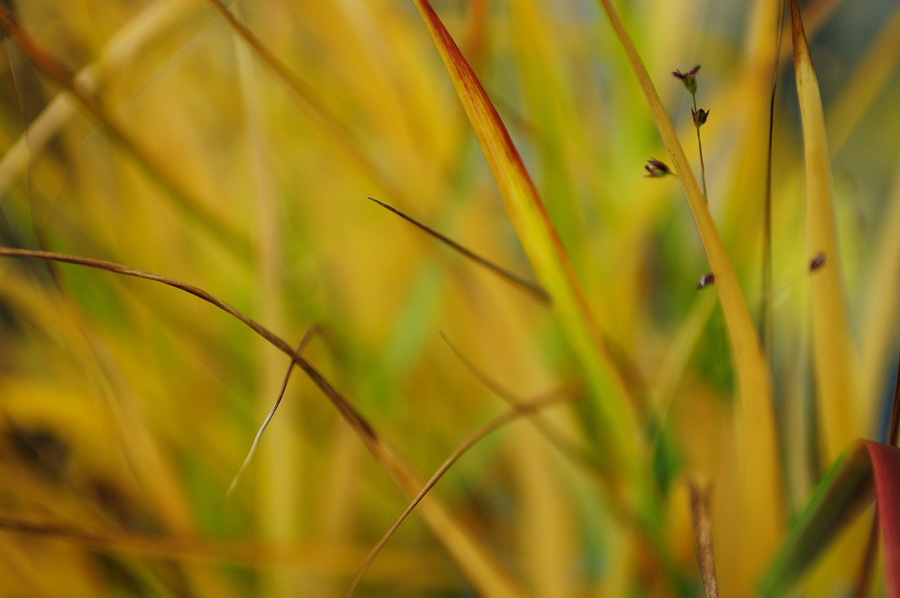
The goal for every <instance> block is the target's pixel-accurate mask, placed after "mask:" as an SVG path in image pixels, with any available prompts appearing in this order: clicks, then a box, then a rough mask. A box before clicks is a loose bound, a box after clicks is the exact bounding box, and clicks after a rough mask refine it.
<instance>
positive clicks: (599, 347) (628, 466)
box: [413, 0, 655, 518]
mask: <svg viewBox="0 0 900 598" xmlns="http://www.w3.org/2000/svg"><path fill="white" fill-rule="evenodd" d="M413 1H414V4H415V5H416V8H417V9H418V10H419V14H420V15H421V16H422V19H423V20H424V21H425V25H426V26H427V28H428V32H429V33H430V35H431V38H432V41H433V42H434V44H435V46H436V47H437V50H438V53H439V54H440V56H441V60H442V61H443V62H444V66H445V68H446V69H447V72H448V73H449V75H450V79H451V81H452V82H453V86H454V87H455V88H456V92H457V95H458V96H459V99H460V102H461V103H462V105H463V108H464V109H465V112H466V115H467V116H468V118H469V121H470V123H471V125H472V129H473V130H474V132H475V136H476V138H477V139H478V143H479V144H480V146H481V150H482V152H484V156H485V158H486V159H487V163H488V166H489V167H490V170H491V173H492V174H493V176H494V180H495V181H496V183H497V186H498V188H499V190H500V194H501V195H502V197H503V201H504V202H505V204H506V209H507V212H508V213H509V216H510V219H511V220H512V223H513V226H514V227H515V229H516V232H517V233H518V236H519V240H520V242H521V243H522V247H523V248H524V250H525V254H526V255H527V256H528V259H529V261H530V262H531V266H532V268H534V272H535V275H536V276H537V279H538V282H539V283H540V284H541V286H542V287H543V288H544V289H545V290H546V291H547V292H548V293H549V294H550V298H551V301H552V305H553V310H554V313H555V314H556V316H557V318H558V320H559V323H560V325H561V326H562V328H563V330H564V332H565V334H566V336H567V337H568V340H569V342H570V344H571V346H572V349H573V351H574V353H575V355H576V356H577V358H578V359H579V360H580V362H581V366H582V368H583V370H584V373H585V375H586V377H587V379H588V382H589V385H590V388H591V392H592V395H593V398H594V400H595V401H596V402H597V404H598V405H599V409H600V414H601V418H602V432H601V436H602V437H604V442H606V443H607V445H608V446H609V450H610V452H611V454H612V456H613V457H612V461H613V462H614V463H616V464H617V468H618V469H619V470H620V471H621V472H622V473H624V474H625V475H626V476H628V478H629V479H630V481H631V482H632V485H633V486H634V487H635V489H636V490H637V492H638V495H639V499H638V500H639V501H641V502H642V503H645V504H644V506H646V507H648V508H650V509H653V508H654V507H653V502H652V499H651V498H650V490H649V488H650V486H649V480H648V479H647V472H646V468H645V463H646V459H645V455H644V447H643V443H642V440H641V438H640V433H639V429H638V425H637V421H636V416H635V413H634V411H633V408H632V406H631V405H630V404H629V402H628V399H627V397H626V392H625V389H624V386H623V384H622V381H621V379H620V377H619V376H618V374H617V372H616V370H615V366H614V365H613V363H612V361H611V360H610V358H609V355H608V353H607V351H606V348H605V346H604V343H603V340H602V336H601V333H600V330H599V328H598V326H597V324H596V321H595V320H594V317H593V316H592V315H591V312H590V309H589V307H588V304H587V300H586V299H585V296H584V293H583V291H582V289H581V287H580V285H579V283H578V280H577V279H576V276H575V272H574V270H573V268H572V264H571V262H570V261H569V257H568V255H567V254H566V251H565V248H564V247H563V245H562V242H561V241H560V238H559V235H558V234H557V232H556V229H555V228H554V226H553V223H552V222H551V221H550V218H549V216H548V214H547V211H546V209H545V208H544V204H543V202H542V201H541V198H540V196H539V195H538V192H537V189H536V188H535V186H534V183H533V182H532V180H531V177H530V176H529V174H528V172H527V170H526V169H525V165H524V164H523V163H522V159H521V157H520V156H519V153H518V150H517V149H516V147H515V145H514V144H513V142H512V139H511V138H510V136H509V133H508V132H507V130H506V127H505V126H504V125H503V122H502V121H501V120H500V117H499V115H498V114H497V111H496V109H495V108H494V106H493V104H492V103H491V100H490V99H489V98H488V96H487V93H485V91H484V88H483V87H482V86H481V83H480V82H479V81H478V78H477V77H476V76H475V73H474V72H473V71H472V69H471V67H470V66H469V64H468V63H467V62H466V59H465V58H464V57H463V55H462V53H461V52H460V51H459V48H458V47H457V46H456V43H455V42H454V41H453V39H452V38H451V37H450V34H449V33H448V32H447V30H446V28H445V27H444V25H443V23H442V22H441V20H440V18H439V17H438V16H437V14H436V13H435V12H434V9H433V8H432V7H431V4H429V2H428V1H427V0H413ZM646 514H648V515H649V516H650V517H651V518H652V517H655V515H653V514H652V513H650V512H649V511H647V512H646Z"/></svg>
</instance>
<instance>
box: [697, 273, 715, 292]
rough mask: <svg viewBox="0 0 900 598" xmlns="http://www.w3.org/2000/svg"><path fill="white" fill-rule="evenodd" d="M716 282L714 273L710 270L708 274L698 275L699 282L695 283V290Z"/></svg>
mask: <svg viewBox="0 0 900 598" xmlns="http://www.w3.org/2000/svg"><path fill="white" fill-rule="evenodd" d="M714 282H716V275H715V274H713V273H712V272H710V273H709V274H704V275H703V276H701V277H700V282H698V283H697V290H698V291H699V290H700V289H702V288H703V287H707V286H709V285H711V284H713V283H714Z"/></svg>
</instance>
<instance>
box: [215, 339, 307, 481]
mask: <svg viewBox="0 0 900 598" xmlns="http://www.w3.org/2000/svg"><path fill="white" fill-rule="evenodd" d="M317 330H318V328H317V327H316V325H315V324H313V325H312V326H310V327H309V328H307V329H306V332H305V333H304V334H303V338H301V339H300V342H299V343H298V344H297V348H296V349H294V355H299V354H300V353H301V352H302V351H303V348H304V347H305V346H306V343H308V342H309V340H310V338H312V335H313V334H315V332H316V331H317ZM294 355H292V356H291V363H290V364H288V367H287V371H286V372H285V373H284V380H283V381H282V382H281V390H280V391H279V392H278V398H276V399H275V403H274V404H273V405H272V409H271V410H269V413H268V415H266V419H265V420H263V423H262V425H261V426H260V427H259V430H257V432H256V436H255V437H254V438H253V444H251V445H250V450H249V451H247V457H246V458H245V459H244V462H243V463H242V464H241V467H240V469H238V472H237V473H236V474H235V476H234V479H232V480H231V484H229V486H228V491H227V492H225V496H226V497H227V496H231V493H232V492H234V489H235V487H236V486H237V483H238V480H240V479H241V474H243V473H244V470H245V469H247V465H249V464H250V460H251V459H252V458H253V454H254V453H255V452H256V447H258V446H259V441H260V439H261V438H262V435H263V432H265V431H266V428H267V427H268V426H269V422H271V421H272V418H273V417H275V411H276V410H277V409H278V406H279V405H280V404H281V399H282V398H284V392H285V391H286V390H287V385H288V381H289V380H290V379H291V372H293V371H294V365H295V364H296V363H297V360H296V357H295V356H294Z"/></svg>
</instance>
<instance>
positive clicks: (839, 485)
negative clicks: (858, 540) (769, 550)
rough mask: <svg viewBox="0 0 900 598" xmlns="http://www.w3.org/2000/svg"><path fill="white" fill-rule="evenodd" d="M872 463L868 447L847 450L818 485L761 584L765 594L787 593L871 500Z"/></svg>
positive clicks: (860, 445)
mask: <svg viewBox="0 0 900 598" xmlns="http://www.w3.org/2000/svg"><path fill="white" fill-rule="evenodd" d="M872 491H873V485H872V463H871V461H870V459H869V454H868V452H867V451H866V446H865V444H863V443H862V442H857V443H855V444H854V445H853V446H852V447H851V448H849V449H847V451H845V452H844V454H843V455H841V457H840V458H839V459H838V460H837V462H836V463H835V464H834V465H833V466H832V467H831V469H830V470H829V471H828V472H827V473H826V474H825V476H824V477H823V478H822V480H821V481H820V482H819V484H818V486H816V490H815V491H814V492H813V495H812V497H811V498H810V500H809V502H808V503H807V505H806V508H805V509H804V510H803V513H801V514H800V516H799V517H798V518H797V521H796V522H795V523H794V525H793V527H792V528H791V531H790V532H789V534H788V536H787V538H786V539H785V541H784V543H783V544H782V547H781V550H780V551H779V553H778V555H777V556H776V557H775V560H774V561H773V562H772V565H771V566H770V567H769V569H768V571H767V572H766V574H765V576H764V577H763V579H762V582H761V583H760V592H761V593H762V594H763V595H764V596H784V595H785V594H786V593H787V591H788V590H789V589H790V588H791V586H792V585H793V584H794V583H795V582H797V581H799V580H800V578H801V577H802V576H803V574H804V573H806V571H807V570H808V569H809V568H810V567H811V566H812V565H813V564H814V563H815V562H816V560H817V559H818V558H819V557H820V556H821V555H822V554H823V553H824V552H825V550H826V549H827V548H828V546H829V544H830V542H831V541H832V540H834V539H835V538H836V537H837V535H838V534H839V533H840V532H841V530H842V529H843V528H844V527H845V526H846V525H847V524H849V523H850V522H851V521H852V520H853V519H854V518H855V517H856V516H857V515H858V514H859V513H860V512H861V511H862V510H863V509H864V508H865V507H866V506H868V505H869V504H870V502H871V500H872Z"/></svg>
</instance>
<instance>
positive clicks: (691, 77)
mask: <svg viewBox="0 0 900 598" xmlns="http://www.w3.org/2000/svg"><path fill="white" fill-rule="evenodd" d="M699 70H700V65H699V64H698V65H697V66H695V67H694V68H692V69H691V70H690V71H688V72H687V73H682V72H681V71H675V72H673V73H672V74H673V75H674V76H675V77H676V78H678V79H681V82H682V83H683V84H684V88H685V89H686V90H688V91H689V92H690V94H691V95H696V93H697V77H696V75H697V71H699Z"/></svg>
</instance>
